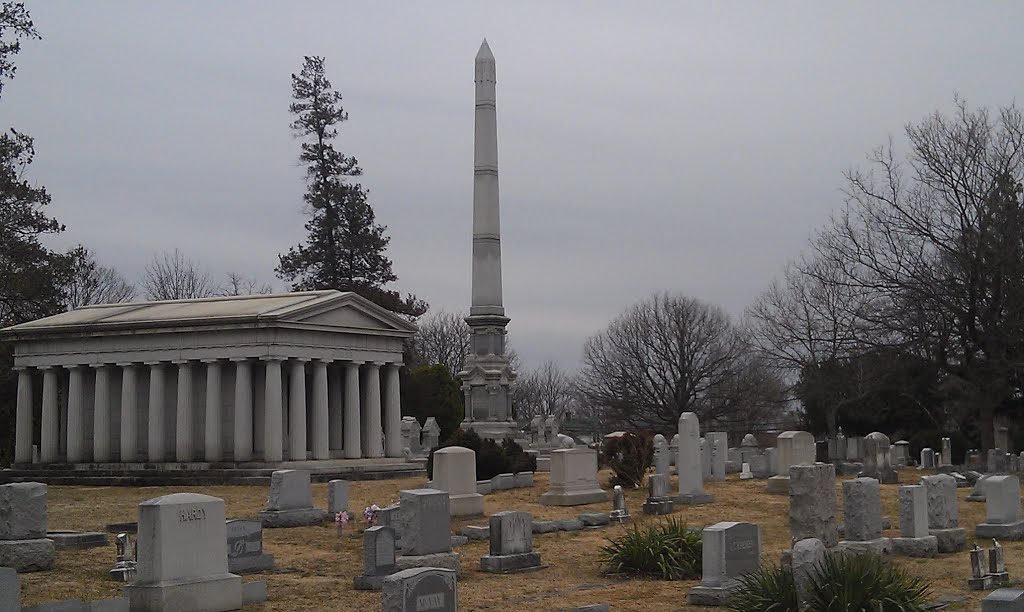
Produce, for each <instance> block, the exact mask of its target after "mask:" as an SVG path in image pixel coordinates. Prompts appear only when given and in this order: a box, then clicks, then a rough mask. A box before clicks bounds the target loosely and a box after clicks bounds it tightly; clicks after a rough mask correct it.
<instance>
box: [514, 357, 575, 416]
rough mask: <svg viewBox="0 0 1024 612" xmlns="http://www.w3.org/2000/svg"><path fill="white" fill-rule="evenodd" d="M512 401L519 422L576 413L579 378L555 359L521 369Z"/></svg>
mask: <svg viewBox="0 0 1024 612" xmlns="http://www.w3.org/2000/svg"><path fill="white" fill-rule="evenodd" d="M512 402H513V404H514V405H515V410H516V418H517V419H518V420H519V421H520V422H525V421H529V420H530V419H532V418H533V417H535V416H544V417H546V416H555V417H557V418H562V416H563V415H565V414H575V413H576V412H577V410H576V404H577V394H576V377H575V375H573V374H571V373H569V372H566V371H565V370H563V369H562V368H560V367H559V366H558V364H557V363H555V362H554V361H545V362H544V363H543V364H542V365H541V366H540V367H538V368H536V369H533V370H527V371H525V372H520V373H519V377H518V378H517V379H516V382H515V385H513V387H512Z"/></svg>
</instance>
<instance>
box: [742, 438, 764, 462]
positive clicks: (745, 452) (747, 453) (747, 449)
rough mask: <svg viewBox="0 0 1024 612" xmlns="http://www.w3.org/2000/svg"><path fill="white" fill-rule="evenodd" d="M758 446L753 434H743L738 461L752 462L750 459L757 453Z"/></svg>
mask: <svg viewBox="0 0 1024 612" xmlns="http://www.w3.org/2000/svg"><path fill="white" fill-rule="evenodd" d="M759 446H760V445H759V444H758V443H757V438H755V437H754V434H752V433H748V434H747V435H745V436H743V440H741V441H740V463H753V461H752V459H753V457H754V455H757V454H758V452H759Z"/></svg>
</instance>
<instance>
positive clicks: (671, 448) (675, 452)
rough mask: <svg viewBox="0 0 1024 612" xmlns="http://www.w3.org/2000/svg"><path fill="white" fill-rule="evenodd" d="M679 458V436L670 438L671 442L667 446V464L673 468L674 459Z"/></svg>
mask: <svg viewBox="0 0 1024 612" xmlns="http://www.w3.org/2000/svg"><path fill="white" fill-rule="evenodd" d="M678 456H679V434H675V435H673V436H672V442H670V443H669V445H668V464H669V466H673V465H675V464H676V457H678Z"/></svg>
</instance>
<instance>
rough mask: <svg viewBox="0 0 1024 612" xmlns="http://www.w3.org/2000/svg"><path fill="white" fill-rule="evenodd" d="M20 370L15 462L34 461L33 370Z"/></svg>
mask: <svg viewBox="0 0 1024 612" xmlns="http://www.w3.org/2000/svg"><path fill="white" fill-rule="evenodd" d="M15 369H16V370H17V371H18V408H17V410H18V412H17V417H16V420H15V424H14V436H15V438H14V462H15V463H32V370H30V369H28V368H15Z"/></svg>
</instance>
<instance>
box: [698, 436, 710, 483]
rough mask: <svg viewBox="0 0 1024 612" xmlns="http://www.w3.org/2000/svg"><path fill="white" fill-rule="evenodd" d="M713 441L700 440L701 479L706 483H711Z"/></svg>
mask: <svg viewBox="0 0 1024 612" xmlns="http://www.w3.org/2000/svg"><path fill="white" fill-rule="evenodd" d="M711 446H712V445H711V441H710V440H708V439H707V438H701V439H700V477H701V479H702V480H703V481H704V482H710V481H711Z"/></svg>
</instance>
